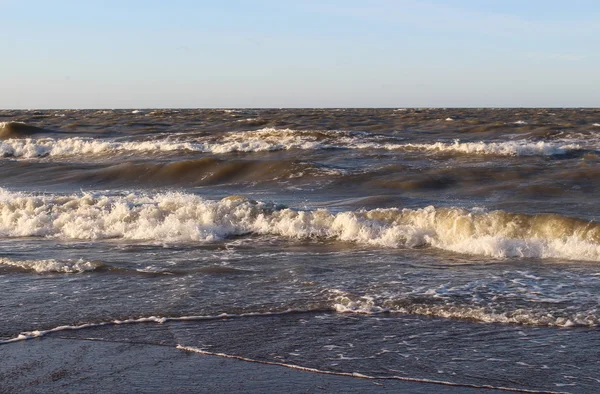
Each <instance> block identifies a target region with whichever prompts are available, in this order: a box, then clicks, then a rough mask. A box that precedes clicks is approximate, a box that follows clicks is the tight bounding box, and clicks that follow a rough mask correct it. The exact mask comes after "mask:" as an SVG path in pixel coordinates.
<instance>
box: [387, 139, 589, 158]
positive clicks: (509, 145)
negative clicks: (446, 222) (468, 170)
mask: <svg viewBox="0 0 600 394" xmlns="http://www.w3.org/2000/svg"><path fill="white" fill-rule="evenodd" d="M386 149H406V150H419V151H428V152H451V153H464V154H475V155H494V156H554V155H564V154H567V153H569V152H572V151H578V150H582V149H583V147H582V146H581V145H579V144H576V143H566V142H560V141H557V142H545V141H537V142H533V141H527V140H521V141H504V142H484V141H479V142H460V141H459V140H456V141H454V142H453V143H444V142H436V143H432V144H403V145H389V146H388V147H386Z"/></svg>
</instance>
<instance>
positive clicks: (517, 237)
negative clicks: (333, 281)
mask: <svg viewBox="0 0 600 394" xmlns="http://www.w3.org/2000/svg"><path fill="white" fill-rule="evenodd" d="M572 220H573V219H569V218H561V217H558V216H550V217H547V218H546V217H544V216H540V217H527V216H524V215H512V214H510V213H504V212H502V211H495V212H485V211H482V210H472V211H469V210H465V209H458V208H438V209H436V208H434V207H433V206H429V207H426V208H421V209H397V208H390V209H374V210H370V211H364V210H361V211H346V212H338V213H333V212H330V211H328V210H325V209H317V210H307V211H299V210H294V209H288V208H286V209H280V208H276V207H275V206H273V205H271V204H265V203H261V202H253V201H249V200H247V199H245V198H242V197H239V196H232V197H228V198H225V199H222V200H220V201H212V200H205V199H203V198H201V197H199V196H196V195H192V194H185V193H174V192H171V193H159V194H130V195H127V196H107V195H102V194H98V195H96V194H90V193H84V194H75V195H69V196H60V195H32V194H26V193H14V192H9V191H7V190H5V189H1V188H0V236H4V237H27V236H38V237H54V238H63V239H110V238H120V239H131V240H140V241H148V242H151V243H163V242H207V241H214V240H220V239H224V238H226V237H229V236H233V235H241V234H247V233H255V234H269V235H276V236H282V237H287V238H302V239H311V238H313V239H336V240H339V241H346V242H356V243H360V244H366V245H373V246H379V247H386V248H400V247H419V246H432V247H435V248H439V249H444V250H449V251H454V252H458V253H464V254H472V255H481V256H489V257H495V258H505V257H536V258H559V259H569V260H590V261H600V244H599V243H598V238H599V237H600V235H598V234H597V233H598V231H597V230H598V226H594V224H593V223H587V222H582V223H583V224H579V225H576V226H573V223H571V221H572Z"/></svg>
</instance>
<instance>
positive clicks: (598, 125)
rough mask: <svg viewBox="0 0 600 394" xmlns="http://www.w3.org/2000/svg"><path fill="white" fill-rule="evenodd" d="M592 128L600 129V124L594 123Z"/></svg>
mask: <svg viewBox="0 0 600 394" xmlns="http://www.w3.org/2000/svg"><path fill="white" fill-rule="evenodd" d="M592 126H596V127H600V123H594V124H593V125H592Z"/></svg>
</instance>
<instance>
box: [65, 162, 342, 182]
mask: <svg viewBox="0 0 600 394" xmlns="http://www.w3.org/2000/svg"><path fill="white" fill-rule="evenodd" d="M334 171H335V170H332V169H325V168H324V169H320V168H318V167H317V166H316V165H314V164H311V163H303V162H297V161H294V160H273V161H260V160H219V159H216V158H213V157H204V158H201V159H196V160H182V161H175V162H166V163H136V162H125V163H120V164H116V165H111V166H109V167H106V168H102V169H94V170H93V171H90V172H87V173H86V172H76V173H75V174H74V175H73V176H72V178H71V179H72V180H78V181H83V182H94V184H107V183H110V184H117V185H119V184H121V185H123V184H131V183H136V184H139V183H144V184H147V183H151V184H153V185H179V184H181V185H185V186H187V187H189V186H197V185H210V184H217V183H226V182H234V181H235V182H240V181H246V182H268V181H275V180H287V179H294V178H300V177H303V176H311V175H312V176H317V175H320V174H321V175H332V174H334V173H335V172H334Z"/></svg>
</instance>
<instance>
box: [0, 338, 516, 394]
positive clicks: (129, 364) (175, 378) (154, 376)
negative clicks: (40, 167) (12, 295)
mask: <svg viewBox="0 0 600 394" xmlns="http://www.w3.org/2000/svg"><path fill="white" fill-rule="evenodd" d="M0 353H1V354H2V363H1V364H0V391H1V392H2V393H7V394H8V393H66V392H68V393H83V392H95V393H109V392H110V393H134V392H135V393H158V392H160V393H224V392H228V393H245V392H252V393H268V392H288V393H313V392H319V393H323V392H332V393H333V392H344V393H364V392H410V393H432V392H436V393H475V392H486V393H488V392H490V393H491V392H505V391H498V390H486V389H475V388H469V387H461V386H444V385H440V384H432V383H418V382H406V381H398V380H370V379H362V378H354V377H349V376H336V375H325V374H319V373H312V372H306V371H299V370H295V369H290V368H286V367H282V366H276V365H265V364H260V363H254V362H245V361H240V360H234V359H228V358H223V357H217V356H207V355H200V354H195V353H190V352H186V351H182V350H178V349H176V348H172V347H167V346H160V345H149V344H143V343H126V342H122V343H119V342H106V341H98V340H74V339H67V338H59V337H53V338H40V339H36V340H30V341H24V342H16V343H12V344H8V345H3V346H2V347H0Z"/></svg>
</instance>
